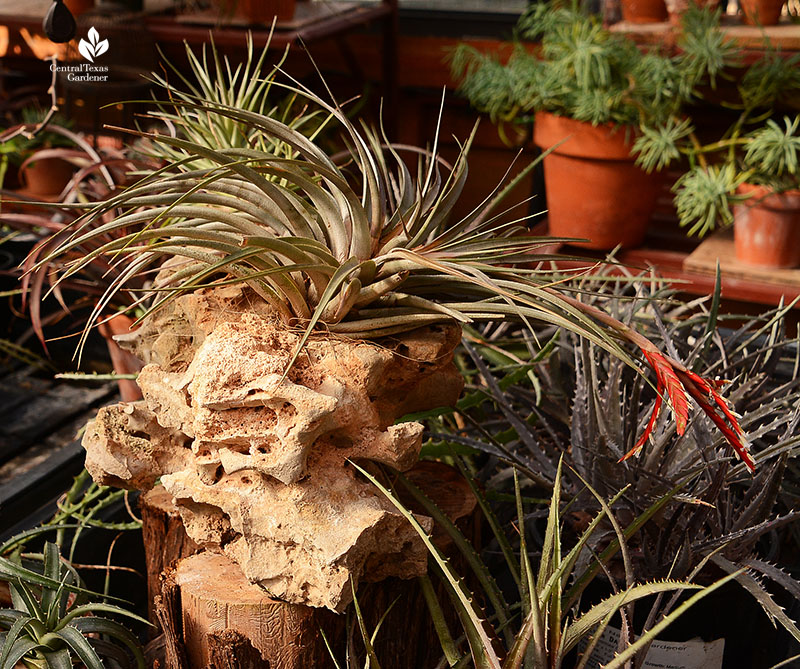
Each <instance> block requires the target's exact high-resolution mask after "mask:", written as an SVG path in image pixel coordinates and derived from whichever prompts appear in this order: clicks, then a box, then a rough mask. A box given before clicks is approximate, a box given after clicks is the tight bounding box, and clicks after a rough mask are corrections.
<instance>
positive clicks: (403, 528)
mask: <svg viewBox="0 0 800 669" xmlns="http://www.w3.org/2000/svg"><path fill="white" fill-rule="evenodd" d="M459 336H460V331H459V329H458V327H456V326H455V325H452V326H451V325H444V326H439V327H430V328H426V329H421V330H417V331H414V332H411V333H408V334H405V335H400V336H398V337H396V338H392V339H387V340H385V341H382V342H381V345H377V344H374V343H368V342H363V341H353V340H348V339H341V338H334V337H330V336H325V335H315V336H313V337H312V338H311V339H310V340H309V342H308V343H307V345H306V347H305V348H304V350H303V351H302V353H301V355H300V357H299V358H298V360H297V361H296V362H295V364H294V365H293V366H292V369H291V370H290V372H289V374H288V375H287V378H285V379H283V380H282V375H283V372H284V370H285V369H286V367H287V365H288V362H289V360H290V358H291V355H292V353H293V352H294V350H295V348H296V346H297V344H298V341H299V338H300V334H299V333H298V332H296V331H290V330H288V329H287V328H286V327H285V326H283V325H282V324H281V323H280V322H278V321H277V320H276V319H275V318H274V316H273V315H272V314H271V312H270V310H269V308H268V307H267V305H265V304H264V303H263V302H260V301H258V300H257V298H255V297H254V296H253V295H252V294H250V293H249V292H248V291H247V290H246V289H241V288H237V287H226V288H221V289H215V290H207V291H201V292H198V293H195V294H191V295H184V296H182V297H180V298H178V299H176V300H175V301H173V302H172V303H171V304H170V306H169V307H167V308H165V309H163V310H162V311H160V312H157V313H156V314H154V315H153V316H152V317H150V318H149V319H148V320H146V321H145V322H144V323H143V325H142V327H141V328H140V329H139V330H137V331H136V332H135V333H133V334H131V335H126V336H124V337H122V338H121V339H122V341H120V343H121V344H122V345H123V346H125V347H126V348H128V349H130V350H132V351H133V352H134V353H136V354H137V355H138V356H139V357H140V358H141V359H142V360H143V361H144V362H145V363H146V365H145V367H144V369H143V370H142V371H141V373H140V375H139V379H138V383H139V386H140V387H141V389H142V393H143V395H144V400H142V401H140V402H136V403H132V404H124V403H123V404H116V405H113V406H109V407H105V408H103V409H101V410H100V412H99V413H98V415H97V417H96V419H95V420H94V421H92V422H91V423H90V424H89V425H88V427H87V430H86V434H85V436H84V439H83V444H84V447H85V448H86V452H87V457H86V466H87V468H88V469H89V471H90V472H91V474H92V476H93V477H94V478H95V480H96V481H98V482H99V483H102V484H106V485H116V486H122V487H127V488H138V489H142V490H146V489H148V488H151V487H152V486H153V485H154V483H155V481H156V480H157V479H159V478H160V479H161V482H162V483H163V485H164V487H165V488H166V489H167V491H168V492H169V493H171V494H172V495H173V496H174V497H175V499H176V501H177V504H178V508H179V510H180V512H181V516H182V518H183V521H184V524H185V526H186V530H187V532H188V534H189V536H190V537H191V538H192V539H193V540H194V541H195V542H197V543H199V544H201V545H204V546H206V547H208V548H209V549H211V550H222V551H224V552H225V553H226V554H227V555H228V556H229V557H230V558H231V559H233V560H235V561H236V562H237V563H238V564H239V565H240V566H241V567H242V570H243V572H244V573H245V575H246V576H247V577H248V578H249V579H250V580H251V581H253V582H256V583H259V584H260V585H262V586H263V587H265V588H266V589H267V590H268V591H269V592H270V593H271V594H273V595H275V596H277V597H280V598H283V599H286V600H288V601H290V602H295V603H304V604H309V605H312V606H325V607H328V608H331V609H334V610H341V609H343V608H344V606H346V605H347V604H348V603H349V601H350V599H351V597H352V593H351V587H350V578H351V577H352V578H353V579H354V581H355V582H356V583H357V582H358V581H359V579H369V580H380V579H383V578H385V577H387V576H400V577H406V578H411V577H413V576H417V575H419V574H421V573H424V571H425V565H426V554H425V549H424V546H423V544H422V542H421V541H420V539H419V537H418V535H417V534H416V532H415V531H414V530H413V528H412V527H411V526H410V524H409V523H408V522H407V521H405V519H404V518H403V517H402V516H401V515H400V514H399V513H397V511H396V510H395V509H394V507H393V506H392V505H391V503H389V501H388V500H386V499H385V498H384V497H383V496H382V495H381V494H380V492H379V491H377V490H376V489H375V488H374V487H373V486H372V485H371V484H369V482H367V481H365V480H363V479H362V478H361V477H359V476H358V475H357V473H356V470H355V469H354V468H353V467H352V465H350V464H349V463H348V460H349V459H354V460H362V461H363V460H372V461H376V462H381V463H385V464H387V465H390V466H391V467H394V468H396V469H399V470H405V469H408V468H409V467H411V466H412V465H413V464H414V463H415V462H416V460H417V458H418V455H419V449H420V445H421V437H422V425H420V424H419V423H415V422H402V423H396V421H397V419H399V418H400V417H401V416H403V415H404V414H407V413H409V412H412V411H420V410H425V409H431V408H435V407H439V406H445V405H451V404H453V403H454V402H455V401H456V399H457V398H458V395H459V393H460V391H461V387H462V380H461V377H460V375H459V374H458V372H457V370H456V369H455V366H454V365H453V362H452V358H453V349H454V348H455V346H456V344H457V342H458V339H459ZM422 522H423V524H425V525H428V526H429V525H430V522H431V521H430V519H427V518H424V519H422Z"/></svg>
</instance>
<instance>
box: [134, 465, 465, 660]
mask: <svg viewBox="0 0 800 669" xmlns="http://www.w3.org/2000/svg"><path fill="white" fill-rule="evenodd" d="M406 476H407V477H408V479H409V480H411V481H412V482H413V483H414V484H415V485H416V486H417V487H419V488H420V489H421V490H422V491H423V492H424V493H425V494H426V495H427V496H428V497H429V498H431V499H432V500H433V501H434V502H435V503H436V504H437V506H438V507H439V508H440V509H441V510H442V511H443V513H445V515H447V516H448V517H449V518H450V519H451V520H452V521H453V522H455V523H456V524H457V525H458V526H459V527H460V528H461V530H462V532H464V534H465V535H466V536H467V537H468V538H473V536H474V535H475V534H476V532H477V529H476V528H477V522H476V514H475V509H476V500H475V498H474V497H473V496H472V493H471V491H470V489H469V486H468V485H467V483H466V481H464V480H463V478H462V477H461V476H460V474H458V473H457V472H456V471H455V470H453V469H452V468H451V467H448V466H447V465H443V464H441V463H438V462H420V463H418V464H417V465H416V466H415V467H414V468H413V469H412V470H410V471H409V472H407V474H406ZM401 491H402V486H399V485H398V492H401ZM402 497H403V502H404V504H406V506H408V507H409V508H410V509H411V510H412V511H414V512H415V513H425V511H424V509H422V508H421V507H419V505H418V504H416V503H415V502H414V500H412V499H406V498H405V496H404V495H403V496H402ZM145 509H147V511H145ZM142 516H143V522H144V524H145V528H147V529H146V534H145V541H146V543H145V545H146V549H147V553H148V559H147V564H148V589H149V590H150V591H151V592H155V593H159V592H161V591H162V583H161V580H162V579H161V578H160V574H159V572H158V571H156V570H157V569H158V568H159V565H163V568H164V569H168V568H169V567H170V565H171V564H174V563H175V562H176V561H177V560H178V558H179V557H181V554H183V555H186V554H188V557H183V559H180V561H178V562H177V565H176V566H175V570H174V574H168V576H169V578H170V579H171V580H174V583H175V585H176V588H175V589H176V591H177V593H176V595H175V599H176V601H177V602H178V605H179V607H180V611H181V613H180V616H176V617H177V618H179V619H178V620H176V621H175V623H177V625H175V626H176V627H178V628H181V627H182V629H178V630H177V634H178V635H179V636H181V638H182V641H183V644H182V645H183V647H185V649H186V656H187V658H188V666H189V669H223V667H224V668H225V669H228V668H230V669H237V668H239V669H311V668H313V669H327V668H329V667H331V668H332V667H334V663H333V661H332V660H331V657H330V654H329V652H328V650H327V647H326V645H325V641H324V639H323V636H322V634H323V633H324V635H325V638H327V640H328V641H329V643H330V644H331V646H332V649H333V652H334V653H335V656H336V659H337V661H339V663H340V664H341V663H342V662H343V660H344V657H345V648H346V645H347V640H348V638H350V639H352V640H353V642H354V648H355V650H356V653H358V652H361V651H360V650H359V649H363V646H362V644H361V634H360V632H359V631H358V628H357V621H356V620H355V617H354V616H352V615H351V616H349V619H348V616H347V615H336V614H334V613H332V612H331V611H328V610H326V609H315V608H312V607H307V606H302V605H298V604H290V603H287V602H283V601H280V600H276V599H273V598H272V597H271V596H270V595H269V594H268V593H267V592H265V591H264V590H263V589H262V588H260V587H259V586H257V585H254V584H252V583H250V582H249V581H248V580H247V579H246V578H245V576H244V575H243V574H242V572H241V570H240V568H239V567H238V565H236V564H235V563H233V562H231V561H230V560H229V559H228V558H227V557H226V556H224V555H222V554H220V553H215V552H197V547H196V546H195V545H194V544H193V542H191V540H189V539H188V537H186V535H185V530H184V529H183V526H182V525H181V523H180V517H179V516H178V514H177V511H175V508H174V505H173V503H172V499H171V498H170V497H169V496H168V495H167V494H166V493H165V492H164V491H163V489H158V488H157V489H155V490H154V491H151V492H150V493H147V494H146V495H143V501H142ZM433 540H434V543H435V544H436V545H437V546H438V547H439V548H440V550H442V551H443V552H444V553H445V554H446V555H447V556H448V557H449V558H451V559H452V558H456V560H455V561H456V563H457V564H458V562H459V560H458V559H457V556H456V553H457V551H456V550H455V548H454V547H453V546H452V545H451V542H450V540H449V537H448V535H446V533H444V531H442V530H441V528H439V527H435V528H434V532H433ZM435 585H436V586H437V591H438V592H439V598H440V601H441V602H442V603H443V604H445V609H447V608H448V607H447V606H446V601H447V595H446V594H445V593H444V587H443V586H440V584H438V583H435ZM357 596H358V600H359V604H360V607H361V609H362V613H363V615H364V618H365V621H366V624H367V627H368V630H369V632H370V633H371V632H372V630H373V629H374V628H375V626H376V624H377V622H378V620H380V618H381V616H382V615H383V614H384V612H385V611H386V610H387V609H388V608H389V607H390V606H392V609H391V611H390V612H389V614H388V616H387V617H386V620H384V622H383V625H382V627H381V630H380V632H379V634H378V636H377V639H376V641H375V644H374V645H375V650H376V653H377V655H378V657H379V659H380V661H381V666H382V667H383V669H429V668H432V667H434V666H435V664H436V661H437V660H438V658H439V657H440V656H441V651H440V650H439V641H438V637H437V635H436V632H435V630H434V628H433V626H432V623H431V621H430V618H429V616H428V615H427V607H426V604H425V600H424V597H423V595H422V592H421V589H420V587H419V585H418V583H417V582H416V581H414V580H410V581H409V580H402V579H397V578H389V579H386V580H383V581H380V582H378V583H364V584H362V585H361V587H360V588H359V591H358V593H357ZM162 617H163V616H162ZM348 624H349V625H350V626H351V628H352V629H350V628H348ZM353 626H355V627H353ZM451 630H452V631H453V632H454V633H456V632H457V630H458V627H457V622H456V619H455V617H454V618H453V620H452V625H451ZM455 635H456V636H458V634H455ZM167 667H168V669H183V667H182V666H181V665H176V666H175V667H173V666H172V663H171V662H169V661H167Z"/></svg>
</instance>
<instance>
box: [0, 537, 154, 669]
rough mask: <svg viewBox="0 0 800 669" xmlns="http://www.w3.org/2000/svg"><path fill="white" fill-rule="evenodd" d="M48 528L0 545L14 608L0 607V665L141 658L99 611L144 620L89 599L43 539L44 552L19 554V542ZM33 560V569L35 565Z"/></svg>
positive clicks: (107, 663) (94, 664)
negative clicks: (0, 644) (0, 645)
mask: <svg viewBox="0 0 800 669" xmlns="http://www.w3.org/2000/svg"><path fill="white" fill-rule="evenodd" d="M48 529H49V528H37V529H36V530H33V531H29V532H26V533H23V534H22V535H18V536H16V537H12V538H11V539H9V540H8V541H6V542H5V543H4V544H3V545H2V546H0V555H6V554H7V553H10V555H9V556H8V557H2V558H0V579H2V580H5V581H7V582H8V585H9V590H10V593H11V599H12V603H13V608H10V609H0V629H2V630H5V631H4V632H3V633H0V642H2V647H1V648H0V667H3V669H12V668H13V667H16V666H19V664H20V663H21V664H22V665H23V666H25V667H27V668H29V669H65V668H66V667H72V666H73V663H74V661H79V662H81V663H82V664H83V666H85V667H86V668H87V669H106V668H108V667H118V668H120V669H124V668H125V667H133V666H136V667H137V668H138V669H144V666H145V662H144V656H143V654H142V648H141V644H140V643H139V640H138V639H137V638H136V637H135V636H134V635H133V634H132V633H131V632H130V631H129V630H128V629H127V628H125V627H124V626H123V625H122V624H121V623H119V622H118V621H116V620H112V619H110V618H108V617H106V616H105V615H104V614H112V615H118V616H123V617H126V618H129V619H131V620H136V621H138V622H141V623H144V624H149V623H148V622H147V621H146V620H144V619H143V618H141V617H139V616H137V615H135V614H133V613H131V612H130V611H127V610H126V609H124V608H122V607H120V606H117V605H114V604H108V603H104V602H102V601H100V600H97V601H89V598H91V597H92V596H96V597H102V596H100V595H95V594H94V593H91V592H90V591H88V590H86V589H85V587H84V586H83V583H82V581H81V579H80V577H79V576H78V573H77V572H76V571H75V569H74V568H73V567H72V566H71V565H70V564H69V563H68V562H67V561H65V560H63V559H62V558H61V555H60V554H59V550H58V547H57V546H56V544H54V543H51V542H45V544H44V549H43V552H42V553H40V554H36V553H23V552H22V551H21V548H22V546H23V545H24V544H25V543H26V542H27V541H28V540H29V539H30V538H31V537H32V536H34V535H39V534H42V533H43V532H44V531H47V530H48ZM37 565H38V567H39V568H38V569H37Z"/></svg>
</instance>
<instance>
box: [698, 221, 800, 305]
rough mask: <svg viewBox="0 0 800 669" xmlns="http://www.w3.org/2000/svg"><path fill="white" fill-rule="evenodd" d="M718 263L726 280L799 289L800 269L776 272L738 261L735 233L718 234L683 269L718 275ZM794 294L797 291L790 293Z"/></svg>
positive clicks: (703, 244)
mask: <svg viewBox="0 0 800 669" xmlns="http://www.w3.org/2000/svg"><path fill="white" fill-rule="evenodd" d="M717 259H719V266H720V270H721V271H722V274H723V276H730V277H736V278H739V279H749V280H751V281H759V282H763V283H772V284H777V285H780V286H786V288H787V289H798V288H800V268H798V269H775V268H773V267H756V266H753V265H747V264H745V263H743V262H741V261H739V260H737V259H736V254H735V252H734V247H733V230H732V229H730V228H727V229H725V230H719V231H718V232H715V233H714V234H713V235H711V236H710V237H709V238H708V239H706V240H705V241H703V242H702V243H701V244H700V246H698V247H697V248H696V249H695V250H694V251H693V252H692V253H691V254H690V255H688V256H687V257H686V259H685V260H684V261H683V269H684V270H687V271H693V272H703V273H705V274H715V273H716V271H717ZM790 292H792V294H794V293H795V292H796V290H791V291H790Z"/></svg>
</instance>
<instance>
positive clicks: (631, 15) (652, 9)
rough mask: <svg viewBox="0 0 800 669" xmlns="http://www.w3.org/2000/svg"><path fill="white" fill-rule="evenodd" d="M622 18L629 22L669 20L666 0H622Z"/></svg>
mask: <svg viewBox="0 0 800 669" xmlns="http://www.w3.org/2000/svg"><path fill="white" fill-rule="evenodd" d="M622 18H623V19H624V20H625V21H628V22H629V23H660V22H661V21H666V20H667V6H666V5H665V4H664V0H622Z"/></svg>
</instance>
